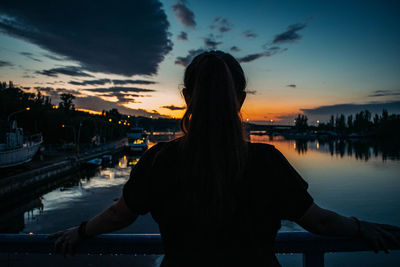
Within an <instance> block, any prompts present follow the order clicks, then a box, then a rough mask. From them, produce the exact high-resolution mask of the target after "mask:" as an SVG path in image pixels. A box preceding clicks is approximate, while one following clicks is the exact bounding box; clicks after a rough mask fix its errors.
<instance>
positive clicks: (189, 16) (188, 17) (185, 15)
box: [172, 0, 196, 28]
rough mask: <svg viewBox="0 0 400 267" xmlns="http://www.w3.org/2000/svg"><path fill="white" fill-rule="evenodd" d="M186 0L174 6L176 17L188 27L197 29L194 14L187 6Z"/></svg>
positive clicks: (179, 1)
mask: <svg viewBox="0 0 400 267" xmlns="http://www.w3.org/2000/svg"><path fill="white" fill-rule="evenodd" d="M186 5H187V2H186V1H185V0H178V1H177V3H176V4H175V5H173V6H172V10H173V11H174V14H175V17H176V18H177V19H178V20H179V21H180V22H181V23H182V25H183V26H186V27H192V28H194V27H196V21H195V20H194V13H193V11H191V10H190V9H189V8H188V7H187V6H186Z"/></svg>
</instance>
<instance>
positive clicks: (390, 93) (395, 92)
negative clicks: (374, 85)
mask: <svg viewBox="0 0 400 267" xmlns="http://www.w3.org/2000/svg"><path fill="white" fill-rule="evenodd" d="M379 96H400V90H376V91H374V92H373V93H372V94H370V95H368V97H379Z"/></svg>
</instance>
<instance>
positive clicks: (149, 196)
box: [52, 51, 400, 266]
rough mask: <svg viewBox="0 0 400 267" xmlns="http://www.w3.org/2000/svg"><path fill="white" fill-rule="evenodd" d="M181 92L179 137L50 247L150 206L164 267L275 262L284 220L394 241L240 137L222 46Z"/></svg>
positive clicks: (195, 67) (383, 228)
mask: <svg viewBox="0 0 400 267" xmlns="http://www.w3.org/2000/svg"><path fill="white" fill-rule="evenodd" d="M184 85H185V88H184V89H183V90H182V93H183V96H184V98H185V101H186V104H187V110H186V113H185V115H184V116H183V118H182V121H181V126H182V130H183V132H184V133H185V134H184V136H183V137H182V138H179V139H176V140H173V141H171V142H166V143H159V144H157V145H155V146H154V147H152V148H151V149H149V150H148V151H147V152H146V153H145V154H144V155H143V156H142V157H141V159H140V161H139V162H138V164H137V165H136V166H135V168H134V169H133V170H132V172H131V175H130V179H129V180H128V182H127V183H126V184H125V185H124V188H123V193H122V196H121V198H120V199H119V200H118V201H117V202H116V203H115V204H113V205H111V206H110V207H109V208H108V209H106V210H105V211H103V212H102V213H101V214H99V215H98V216H96V217H94V218H92V219H91V220H89V221H88V222H84V223H82V224H81V225H80V226H79V227H74V228H71V229H68V230H65V231H61V232H58V233H56V234H54V235H53V236H52V237H53V238H56V239H57V240H56V247H58V248H59V249H60V250H62V251H63V252H64V253H65V252H72V251H73V250H74V248H75V247H76V246H77V244H79V243H80V242H81V241H82V240H84V239H86V238H88V237H92V236H95V235H99V234H103V233H109V232H112V231H116V230H118V229H121V228H123V227H126V226H128V225H130V224H131V223H133V222H134V221H135V219H136V218H137V217H138V215H143V214H145V213H147V212H151V214H152V216H153V218H154V219H155V220H156V222H157V223H158V225H159V228H160V232H161V237H162V241H163V244H164V249H165V257H164V259H163V262H162V264H161V266H279V263H278V262H277V260H276V258H275V256H274V253H273V246H274V239H275V237H276V233H277V231H278V229H279V228H280V226H281V220H283V219H286V220H291V221H294V222H296V223H298V224H299V225H300V226H302V227H303V228H304V229H306V230H308V231H310V232H312V233H316V234H321V235H330V236H354V237H356V236H359V237H362V238H363V239H365V241H366V242H368V243H369V244H370V245H371V246H372V248H373V249H374V250H375V251H378V250H384V251H387V247H388V245H392V244H391V243H393V244H394V243H396V244H399V240H397V239H396V238H395V237H394V236H393V235H392V234H391V233H390V232H389V230H399V229H400V228H397V227H394V226H389V225H381V224H375V223H369V222H364V221H359V220H358V219H356V218H355V217H344V216H341V215H339V214H337V213H334V212H332V211H329V210H326V209H322V208H320V207H319V206H318V205H317V204H315V203H314V201H313V198H312V197H311V196H310V194H309V193H308V192H307V186H308V185H307V183H306V182H305V181H304V180H303V179H302V178H301V177H300V175H299V174H298V173H297V172H296V170H295V169H294V168H293V167H292V166H291V165H290V164H289V162H288V161H287V160H286V159H285V157H284V156H283V155H282V154H281V153H280V152H279V151H278V150H277V149H276V148H275V147H273V146H271V145H266V144H257V143H249V142H246V141H245V137H244V131H243V128H242V122H241V119H240V115H239V112H240V108H241V106H242V104H243V102H244V100H245V97H246V93H245V87H246V80H245V77H244V73H243V70H242V68H241V66H240V65H239V63H238V62H237V61H236V60H235V59H234V58H233V57H232V56H231V55H229V54H227V53H224V52H221V51H211V52H205V53H202V54H200V55H198V56H196V57H195V58H194V59H193V61H192V62H191V64H190V65H189V66H188V67H187V69H186V71H185V76H184Z"/></svg>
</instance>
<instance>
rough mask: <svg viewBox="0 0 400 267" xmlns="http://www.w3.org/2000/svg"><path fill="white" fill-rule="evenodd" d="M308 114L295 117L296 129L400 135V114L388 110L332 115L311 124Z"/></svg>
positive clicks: (381, 135) (343, 133)
mask: <svg viewBox="0 0 400 267" xmlns="http://www.w3.org/2000/svg"><path fill="white" fill-rule="evenodd" d="M307 121H308V118H307V116H306V115H303V114H299V115H298V116H297V117H296V118H295V129H297V130H298V131H306V130H310V129H318V130H327V131H334V132H336V133H337V134H339V135H349V134H352V133H358V134H361V135H365V136H378V137H398V136H399V134H400V114H389V113H388V111H387V110H385V109H384V110H383V111H382V113H381V114H380V115H379V114H375V115H374V116H372V114H371V112H370V111H369V110H363V111H360V112H359V113H356V114H354V115H353V114H351V115H348V116H345V115H343V114H340V115H339V114H337V115H336V116H334V115H331V116H330V119H329V121H328V122H320V123H318V125H317V126H316V127H315V126H309V125H308V123H307Z"/></svg>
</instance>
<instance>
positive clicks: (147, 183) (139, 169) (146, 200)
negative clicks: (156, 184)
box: [122, 143, 161, 215]
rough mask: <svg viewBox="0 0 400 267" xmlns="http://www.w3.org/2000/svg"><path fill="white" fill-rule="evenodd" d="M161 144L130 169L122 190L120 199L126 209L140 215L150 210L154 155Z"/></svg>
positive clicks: (145, 154) (150, 150)
mask: <svg viewBox="0 0 400 267" xmlns="http://www.w3.org/2000/svg"><path fill="white" fill-rule="evenodd" d="M160 147H161V143H159V144H157V145H155V146H153V147H152V148H150V149H149V150H147V151H146V152H145V153H144V154H143V155H142V156H141V158H140V160H139V161H138V163H137V164H136V165H135V167H133V168H132V171H131V174H130V177H129V179H128V181H127V182H126V183H125V185H124V187H123V190H122V197H123V198H124V200H125V203H126V204H127V206H128V208H129V209H130V210H131V211H132V212H134V213H139V214H141V215H143V214H146V213H147V212H149V211H150V209H151V206H152V204H151V201H152V200H153V199H154V198H153V197H152V177H151V176H152V173H153V162H154V158H155V155H156V154H157V152H158V151H159V150H160Z"/></svg>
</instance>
